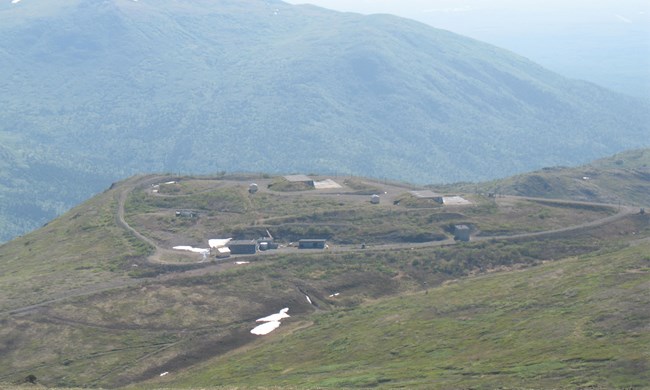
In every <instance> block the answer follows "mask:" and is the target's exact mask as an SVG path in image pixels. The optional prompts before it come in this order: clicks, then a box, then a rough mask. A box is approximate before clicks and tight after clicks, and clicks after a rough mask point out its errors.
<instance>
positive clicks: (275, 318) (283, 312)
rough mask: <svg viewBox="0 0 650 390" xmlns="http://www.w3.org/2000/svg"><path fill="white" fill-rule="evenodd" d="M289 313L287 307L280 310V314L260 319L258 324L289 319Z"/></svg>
mask: <svg viewBox="0 0 650 390" xmlns="http://www.w3.org/2000/svg"><path fill="white" fill-rule="evenodd" d="M288 311H289V308H288V307H285V308H284V309H282V310H280V312H279V313H275V314H271V315H270V316H266V317H264V318H260V319H258V320H257V321H256V322H274V321H280V320H281V319H283V318H289V317H290V315H289V314H287V312H288Z"/></svg>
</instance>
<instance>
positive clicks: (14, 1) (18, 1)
mask: <svg viewBox="0 0 650 390" xmlns="http://www.w3.org/2000/svg"><path fill="white" fill-rule="evenodd" d="M18 3H20V0H11V4H18Z"/></svg>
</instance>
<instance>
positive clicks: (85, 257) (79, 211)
mask: <svg viewBox="0 0 650 390" xmlns="http://www.w3.org/2000/svg"><path fill="white" fill-rule="evenodd" d="M115 195H116V193H115V191H107V192H104V193H102V194H100V195H98V196H96V197H94V198H92V199H90V200H89V201H87V202H85V203H83V204H81V205H79V206H77V207H75V208H74V209H72V210H70V211H69V212H67V213H66V214H64V215H63V216H61V217H59V218H57V219H56V220H54V221H52V222H51V223H49V224H47V225H46V226H44V227H43V228H41V229H39V230H37V231H35V232H33V233H30V234H29V235H26V236H23V237H20V238H17V239H15V240H13V241H11V242H9V243H6V244H4V245H2V246H0V264H1V267H2V273H0V290H2V291H3V294H1V295H0V311H5V310H8V309H13V308H16V307H21V306H27V305H31V304H37V303H40V302H43V301H48V300H50V299H56V298H59V297H62V296H65V295H67V294H69V293H70V292H71V291H74V290H77V289H83V288H84V287H87V286H92V285H95V284H97V283H106V284H107V285H110V284H112V283H117V282H119V281H121V280H124V279H125V277H126V272H127V270H129V269H130V266H131V263H132V262H134V261H137V260H139V259H141V258H142V256H143V255H146V254H147V253H148V250H149V249H148V248H147V247H146V246H144V245H143V244H142V243H140V242H139V241H138V240H136V239H135V238H134V237H133V236H131V235H129V234H127V233H126V232H125V231H123V230H122V229H120V228H119V227H118V226H117V225H116V223H115V212H116V208H117V205H116V200H115Z"/></svg>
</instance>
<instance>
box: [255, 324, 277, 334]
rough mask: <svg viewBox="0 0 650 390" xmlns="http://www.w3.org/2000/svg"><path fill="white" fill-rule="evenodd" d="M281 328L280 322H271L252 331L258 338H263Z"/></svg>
mask: <svg viewBox="0 0 650 390" xmlns="http://www.w3.org/2000/svg"><path fill="white" fill-rule="evenodd" d="M279 327H280V321H270V322H267V323H264V324H262V325H258V326H256V327H255V328H253V330H251V333H252V334H255V335H258V336H263V335H267V334H269V333H271V332H273V331H274V330H276V329H277V328H279Z"/></svg>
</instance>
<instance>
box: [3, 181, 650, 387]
mask: <svg viewBox="0 0 650 390" xmlns="http://www.w3.org/2000/svg"><path fill="white" fill-rule="evenodd" d="M312 179H313V180H314V181H316V182H320V181H322V180H324V179H330V180H332V181H334V182H335V183H337V184H338V185H339V186H340V187H338V188H333V187H330V188H329V189H316V188H312V187H310V186H309V185H308V184H304V185H297V184H295V183H290V182H288V181H287V180H286V179H284V178H281V177H273V176H269V175H259V176H257V175H217V176H183V177H177V176H159V175H148V176H136V177H132V178H130V179H128V180H125V181H122V182H119V183H116V184H115V185H113V186H111V188H109V189H107V190H106V191H104V192H102V193H101V194H99V195H98V196H96V197H94V198H92V199H90V200H88V201H87V202H85V203H83V204H81V205H79V206H78V207H76V208H74V209H72V210H71V211H69V212H67V213H65V214H64V215H63V216H62V217H60V218H57V219H56V220H54V221H52V222H51V223H49V224H47V226H44V227H43V228H41V229H39V230H37V231H35V232H33V233H30V234H27V235H25V236H23V237H20V238H18V239H15V240H13V241H11V242H9V243H7V244H4V245H2V246H0V290H1V291H3V294H2V295H0V324H1V326H0V346H1V347H2V353H0V384H2V383H5V384H7V385H8V386H19V385H24V384H25V382H26V381H27V380H28V378H29V379H31V380H35V381H36V382H37V383H38V384H39V385H41V386H46V387H91V388H115V387H123V386H132V387H136V388H160V387H193V388H204V387H213V386H225V387H226V388H230V387H240V388H258V387H291V386H293V387H298V388H314V387H326V388H327V387H328V388H340V387H352V388H355V387H356V388H363V387H369V386H382V387H386V388H394V387H404V386H407V387H420V388H430V387H441V388H449V387H479V388H481V387H482V388H493V387H495V386H497V385H503V386H506V387H546V388H558V387H584V386H594V385H597V386H603V387H635V386H639V385H640V384H643V383H645V381H647V379H648V378H647V372H648V370H647V367H648V365H649V364H650V360H649V359H650V356H648V353H647V350H648V342H649V340H648V337H649V334H648V329H647V326H645V324H646V323H647V320H648V316H649V315H650V311H649V308H650V306H649V305H648V297H647V296H646V295H647V294H643V292H644V291H645V290H646V289H647V288H646V287H647V284H648V283H649V282H650V280H649V278H648V275H649V274H648V272H649V271H650V269H649V266H650V263H648V261H649V259H650V257H649V255H650V246H649V244H648V242H649V241H648V240H650V217H649V216H648V214H640V213H639V208H638V207H619V206H618V205H617V204H611V205H606V204H599V203H587V202H575V201H572V200H543V201H540V200H538V199H534V198H522V197H505V196H504V197H498V198H491V197H488V196H482V195H473V194H463V197H464V199H466V200H468V201H469V202H470V203H469V204H464V205H449V204H447V205H444V204H440V203H438V202H436V201H435V200H433V199H428V198H418V197H417V196H415V195H414V194H413V193H412V192H411V191H412V190H423V189H422V188H418V187H413V186H411V185H406V184H400V183H389V182H385V181H376V180H371V179H364V178H358V177H349V176H345V177H342V176H340V177H336V176H312ZM253 182H254V183H255V184H257V188H258V191H257V192H255V193H252V194H251V193H250V192H249V188H250V187H249V185H250V184H251V183H253ZM327 183H330V182H327ZM330 185H331V183H330ZM370 194H380V202H379V203H378V204H373V203H372V202H371V198H370ZM455 194H457V193H455ZM177 211H178V212H179V214H178V215H177ZM182 211H191V212H192V213H193V215H191V216H190V215H189V214H188V215H183V214H182V213H181V212H182ZM459 224H463V225H466V226H468V227H470V230H471V239H470V241H469V242H462V241H456V240H454V226H455V225H459ZM269 233H270V234H272V235H273V240H274V242H275V243H277V244H278V245H279V248H278V249H273V250H267V251H261V252H258V253H257V254H255V255H233V256H232V257H230V258H226V259H217V258H216V257H215V253H214V252H213V253H212V254H210V255H209V256H207V257H206V258H203V257H202V256H201V255H199V254H197V253H190V252H186V251H179V250H172V248H173V247H174V246H179V245H190V246H193V247H198V248H204V247H206V246H207V241H208V240H209V239H212V238H226V237H232V238H234V239H237V240H245V239H248V240H250V239H255V238H257V237H265V236H267V235H268V234H269ZM304 238H323V239H327V244H328V247H327V249H320V250H309V249H298V248H296V246H295V243H296V242H297V241H298V240H300V239H304ZM264 240H268V238H265V239H264ZM283 308H288V314H289V315H290V317H289V318H286V319H284V320H283V321H282V325H281V326H280V328H279V329H277V330H276V331H274V332H272V333H270V334H269V335H266V336H256V335H253V334H251V330H252V329H253V328H254V327H255V326H257V325H259V322H256V319H260V318H262V317H265V316H268V315H270V314H273V313H278V311H280V310H281V309H283ZM164 373H167V374H165V375H162V376H161V374H164ZM0 386H4V385H0Z"/></svg>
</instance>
